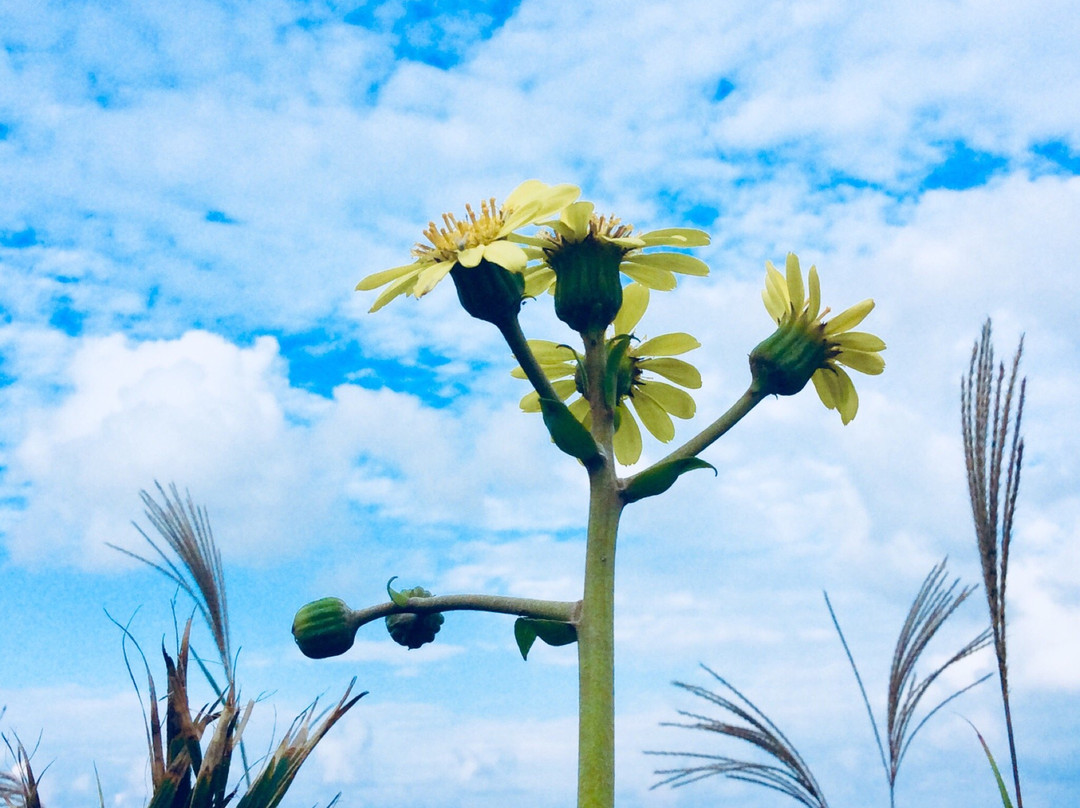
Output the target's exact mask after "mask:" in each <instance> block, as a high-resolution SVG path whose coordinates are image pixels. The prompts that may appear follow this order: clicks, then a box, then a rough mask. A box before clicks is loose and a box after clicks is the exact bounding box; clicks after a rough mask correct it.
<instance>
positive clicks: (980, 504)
mask: <svg viewBox="0 0 1080 808" xmlns="http://www.w3.org/2000/svg"><path fill="white" fill-rule="evenodd" d="M1023 351H1024V338H1023V337H1021V338H1020V344H1019V346H1018V347H1017V349H1016V355H1015V356H1014V357H1013V361H1012V367H1011V369H1010V371H1009V373H1008V379H1007V381H1006V371H1005V364H1004V363H999V364H998V366H997V372H996V374H995V368H994V346H993V343H992V342H991V323H990V320H989V319H987V321H986V323H985V324H984V325H983V328H982V332H981V334H980V335H979V339H978V340H977V341H976V343H975V345H974V347H973V348H972V351H971V364H970V365H969V367H968V375H967V379H961V380H960V414H961V431H962V435H963V440H964V459H965V462H966V465H967V478H968V492H969V494H970V496H971V512H972V516H973V518H974V521H975V540H976V545H977V546H978V550H979V560H980V561H981V563H982V573H983V585H984V588H985V590H986V603H987V606H988V608H989V610H990V627H991V630H992V632H993V638H994V653H995V655H996V657H997V663H998V681H999V684H1000V686H1001V701H1002V706H1003V708H1004V711H1005V729H1006V734H1007V735H1008V739H1009V756H1010V762H1011V764H1012V773H1013V787H1014V788H1015V790H1016V805H1017V808H1023V805H1024V801H1023V797H1022V796H1021V793H1020V769H1019V764H1018V762H1017V759H1016V738H1015V735H1014V734H1013V724H1012V710H1011V708H1010V704H1009V669H1008V668H1009V666H1008V644H1007V641H1006V633H1005V626H1006V622H1007V621H1006V615H1005V603H1006V601H1005V588H1006V582H1007V579H1008V572H1009V550H1010V546H1011V544H1012V529H1013V519H1014V516H1015V513H1016V501H1017V496H1018V494H1019V491H1020V470H1021V467H1022V466H1023V460H1024V440H1023V438H1022V437H1021V436H1020V424H1021V421H1022V419H1023V414H1024V395H1025V393H1026V390H1027V379H1020V383H1019V390H1017V379H1018V377H1019V372H1020V358H1021V356H1022V355H1023ZM1014 400H1015V405H1016V407H1015V413H1014V412H1013V403H1014ZM1003 470H1004V475H1005V480H1004V482H1005V489H1004V492H1003V491H1002V489H1001V483H1002V472H1003Z"/></svg>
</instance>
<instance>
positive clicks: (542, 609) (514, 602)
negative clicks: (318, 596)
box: [348, 595, 581, 629]
mask: <svg viewBox="0 0 1080 808" xmlns="http://www.w3.org/2000/svg"><path fill="white" fill-rule="evenodd" d="M461 611H469V612H493V613H495V614H512V615H516V616H518V617H532V618H536V619H540V620H557V621H559V622H561V623H575V624H576V623H577V620H578V617H579V612H580V611H581V601H562V600H538V599H535V598H512V597H507V596H505V595H435V596H433V597H430V598H409V601H408V603H407V604H406V605H404V606H398V605H397V604H395V603H393V602H390V601H388V602H386V603H380V604H378V605H376V606H368V607H367V608H365V609H353V610H351V612H350V613H349V617H348V622H349V625H350V627H351V628H353V629H358V628H360V626H362V625H365V624H366V623H370V622H372V621H373V620H378V619H379V618H380V617H389V616H390V615H392V614H431V613H433V612H461Z"/></svg>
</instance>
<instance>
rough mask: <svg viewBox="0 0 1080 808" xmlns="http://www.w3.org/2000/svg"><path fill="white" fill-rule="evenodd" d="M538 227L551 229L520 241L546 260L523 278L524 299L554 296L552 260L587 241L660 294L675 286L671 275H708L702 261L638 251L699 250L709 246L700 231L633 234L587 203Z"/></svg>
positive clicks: (671, 229)
mask: <svg viewBox="0 0 1080 808" xmlns="http://www.w3.org/2000/svg"><path fill="white" fill-rule="evenodd" d="M544 224H547V225H548V226H549V227H550V228H551V232H550V233H548V234H546V235H544V236H541V237H538V238H529V239H523V240H522V243H526V244H529V245H531V246H533V247H537V248H539V249H540V250H542V251H543V253H544V255H545V259H546V263H545V264H543V265H541V266H539V267H537V268H536V269H534V270H531V271H529V272H528V273H527V274H526V281H525V294H526V295H529V296H536V295H538V294H539V293H541V292H543V291H545V290H551V291H554V289H555V282H556V267H555V265H554V264H553V262H552V260H551V259H552V257H554V256H557V255H558V253H559V252H560V251H562V250H565V249H566V248H567V247H569V246H570V245H574V244H580V243H582V242H585V241H590V240H592V241H596V242H600V243H601V244H608V245H613V246H616V247H618V248H620V249H621V251H622V256H621V261H620V263H619V270H620V271H621V272H622V274H624V275H626V276H627V277H628V278H629V279H630V280H632V281H636V282H637V283H640V284H642V285H643V286H647V287H648V288H650V289H656V290H657V291H663V292H666V291H669V290H671V289H674V288H675V286H676V283H677V280H676V278H675V274H676V273H679V274H682V275H699V276H704V275H708V274H709V267H708V266H706V264H705V262H704V261H702V260H701V259H699V258H695V257H693V256H692V255H686V254H685V253H677V252H652V253H645V252H642V250H644V249H646V248H649V247H680V248H681V247H704V246H705V245H707V244H708V243H709V235H708V233H706V232H704V231H703V230H695V229H693V228H690V227H669V228H665V229H662V230H651V231H649V232H648V233H641V234H640V235H635V234H634V228H633V225H629V224H623V223H622V222H621V221H620V220H619V219H617V218H615V217H614V216H606V217H605V216H597V215H596V214H595V213H594V207H593V203H592V202H575V203H574V204H572V205H567V206H566V207H565V208H563V210H562V213H561V214H560V215H559V218H558V219H557V220H555V221H551V222H545V223H544ZM557 260H558V259H556V263H557Z"/></svg>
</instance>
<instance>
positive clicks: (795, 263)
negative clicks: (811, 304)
mask: <svg viewBox="0 0 1080 808" xmlns="http://www.w3.org/2000/svg"><path fill="white" fill-rule="evenodd" d="M786 269H787V290H788V298H789V299H790V300H791V305H792V306H794V307H795V311H802V307H803V303H805V302H806V290H805V289H804V288H803V282H802V269H800V268H799V256H797V255H795V253H792V252H789V253H788V254H787V263H786Z"/></svg>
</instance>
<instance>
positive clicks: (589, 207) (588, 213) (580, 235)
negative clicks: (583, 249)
mask: <svg viewBox="0 0 1080 808" xmlns="http://www.w3.org/2000/svg"><path fill="white" fill-rule="evenodd" d="M592 215H593V203H592V202H575V203H574V204H573V205H567V206H566V208H565V209H564V210H563V212H562V214H561V215H560V216H559V223H560V224H562V225H563V227H565V228H566V230H565V231H564V232H563V233H562V235H563V236H564V237H567V238H570V239H571V240H572V241H581V240H583V239H584V238H585V236H587V235H588V234H589V219H590V218H592Z"/></svg>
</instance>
